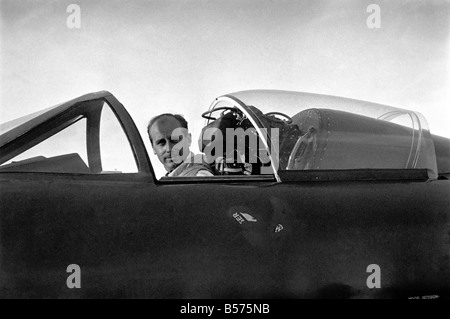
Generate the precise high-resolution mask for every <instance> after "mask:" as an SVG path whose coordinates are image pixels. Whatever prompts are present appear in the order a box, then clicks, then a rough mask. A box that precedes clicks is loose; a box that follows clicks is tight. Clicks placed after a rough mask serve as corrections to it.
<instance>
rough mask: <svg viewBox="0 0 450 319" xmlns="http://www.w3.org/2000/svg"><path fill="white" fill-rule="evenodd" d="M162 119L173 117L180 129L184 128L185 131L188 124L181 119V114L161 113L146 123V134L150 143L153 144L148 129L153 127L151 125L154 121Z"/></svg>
mask: <svg viewBox="0 0 450 319" xmlns="http://www.w3.org/2000/svg"><path fill="white" fill-rule="evenodd" d="M163 117H173V118H174V119H176V120H177V121H178V122H179V123H180V125H181V127H183V128H185V129H186V130H187V129H188V123H187V121H186V119H185V118H184V117H183V115H181V114H172V113H163V114H160V115H157V116H155V117H153V118H152V119H151V120H150V121H149V122H148V125H147V133H148V136H149V137H150V142H151V143H153V141H152V136H151V134H150V129H151V127H152V126H153V124H155V123H156V121H158V120H159V119H161V118H163Z"/></svg>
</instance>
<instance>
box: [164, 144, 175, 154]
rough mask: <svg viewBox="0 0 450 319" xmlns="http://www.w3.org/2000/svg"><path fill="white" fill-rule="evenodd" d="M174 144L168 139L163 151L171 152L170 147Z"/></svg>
mask: <svg viewBox="0 0 450 319" xmlns="http://www.w3.org/2000/svg"><path fill="white" fill-rule="evenodd" d="M174 145H175V143H172V142H171V141H168V142H167V143H166V145H165V147H166V149H165V152H166V153H171V152H172V148H173V146H174Z"/></svg>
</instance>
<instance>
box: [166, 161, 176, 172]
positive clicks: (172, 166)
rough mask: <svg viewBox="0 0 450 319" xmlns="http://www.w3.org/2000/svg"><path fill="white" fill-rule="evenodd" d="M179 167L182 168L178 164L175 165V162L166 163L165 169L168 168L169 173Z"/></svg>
mask: <svg viewBox="0 0 450 319" xmlns="http://www.w3.org/2000/svg"><path fill="white" fill-rule="evenodd" d="M178 166H180V164H177V163H174V162H170V163H166V165H164V167H165V168H166V171H168V172H171V171H173V170H174V169H175V168H177V167H178Z"/></svg>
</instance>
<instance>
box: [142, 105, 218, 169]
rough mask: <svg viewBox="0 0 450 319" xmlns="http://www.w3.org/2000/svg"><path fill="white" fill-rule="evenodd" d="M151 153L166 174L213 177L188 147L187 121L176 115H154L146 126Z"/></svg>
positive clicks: (205, 165)
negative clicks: (162, 166)
mask: <svg viewBox="0 0 450 319" xmlns="http://www.w3.org/2000/svg"><path fill="white" fill-rule="evenodd" d="M147 132H148V136H149V138H150V143H151V144H152V148H153V152H154V154H155V155H156V156H157V157H158V159H159V161H160V162H161V163H162V164H163V165H164V168H165V169H166V171H167V173H166V176H169V177H185V176H214V174H213V173H212V169H211V167H210V166H209V165H208V164H207V163H205V162H204V161H203V158H202V156H201V155H194V153H192V152H191V151H190V150H189V147H190V146H191V134H190V133H189V131H188V123H187V121H186V120H185V119H184V117H183V116H181V115H179V114H170V113H164V114H160V115H158V116H155V117H154V118H152V119H151V120H150V122H149V123H148V126H147Z"/></svg>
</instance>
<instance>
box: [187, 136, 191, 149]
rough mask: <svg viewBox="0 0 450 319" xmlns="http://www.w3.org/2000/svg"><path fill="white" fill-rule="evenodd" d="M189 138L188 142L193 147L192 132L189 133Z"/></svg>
mask: <svg viewBox="0 0 450 319" xmlns="http://www.w3.org/2000/svg"><path fill="white" fill-rule="evenodd" d="M187 139H188V142H187V144H188V146H189V147H191V144H192V135H191V133H188V136H187Z"/></svg>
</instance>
